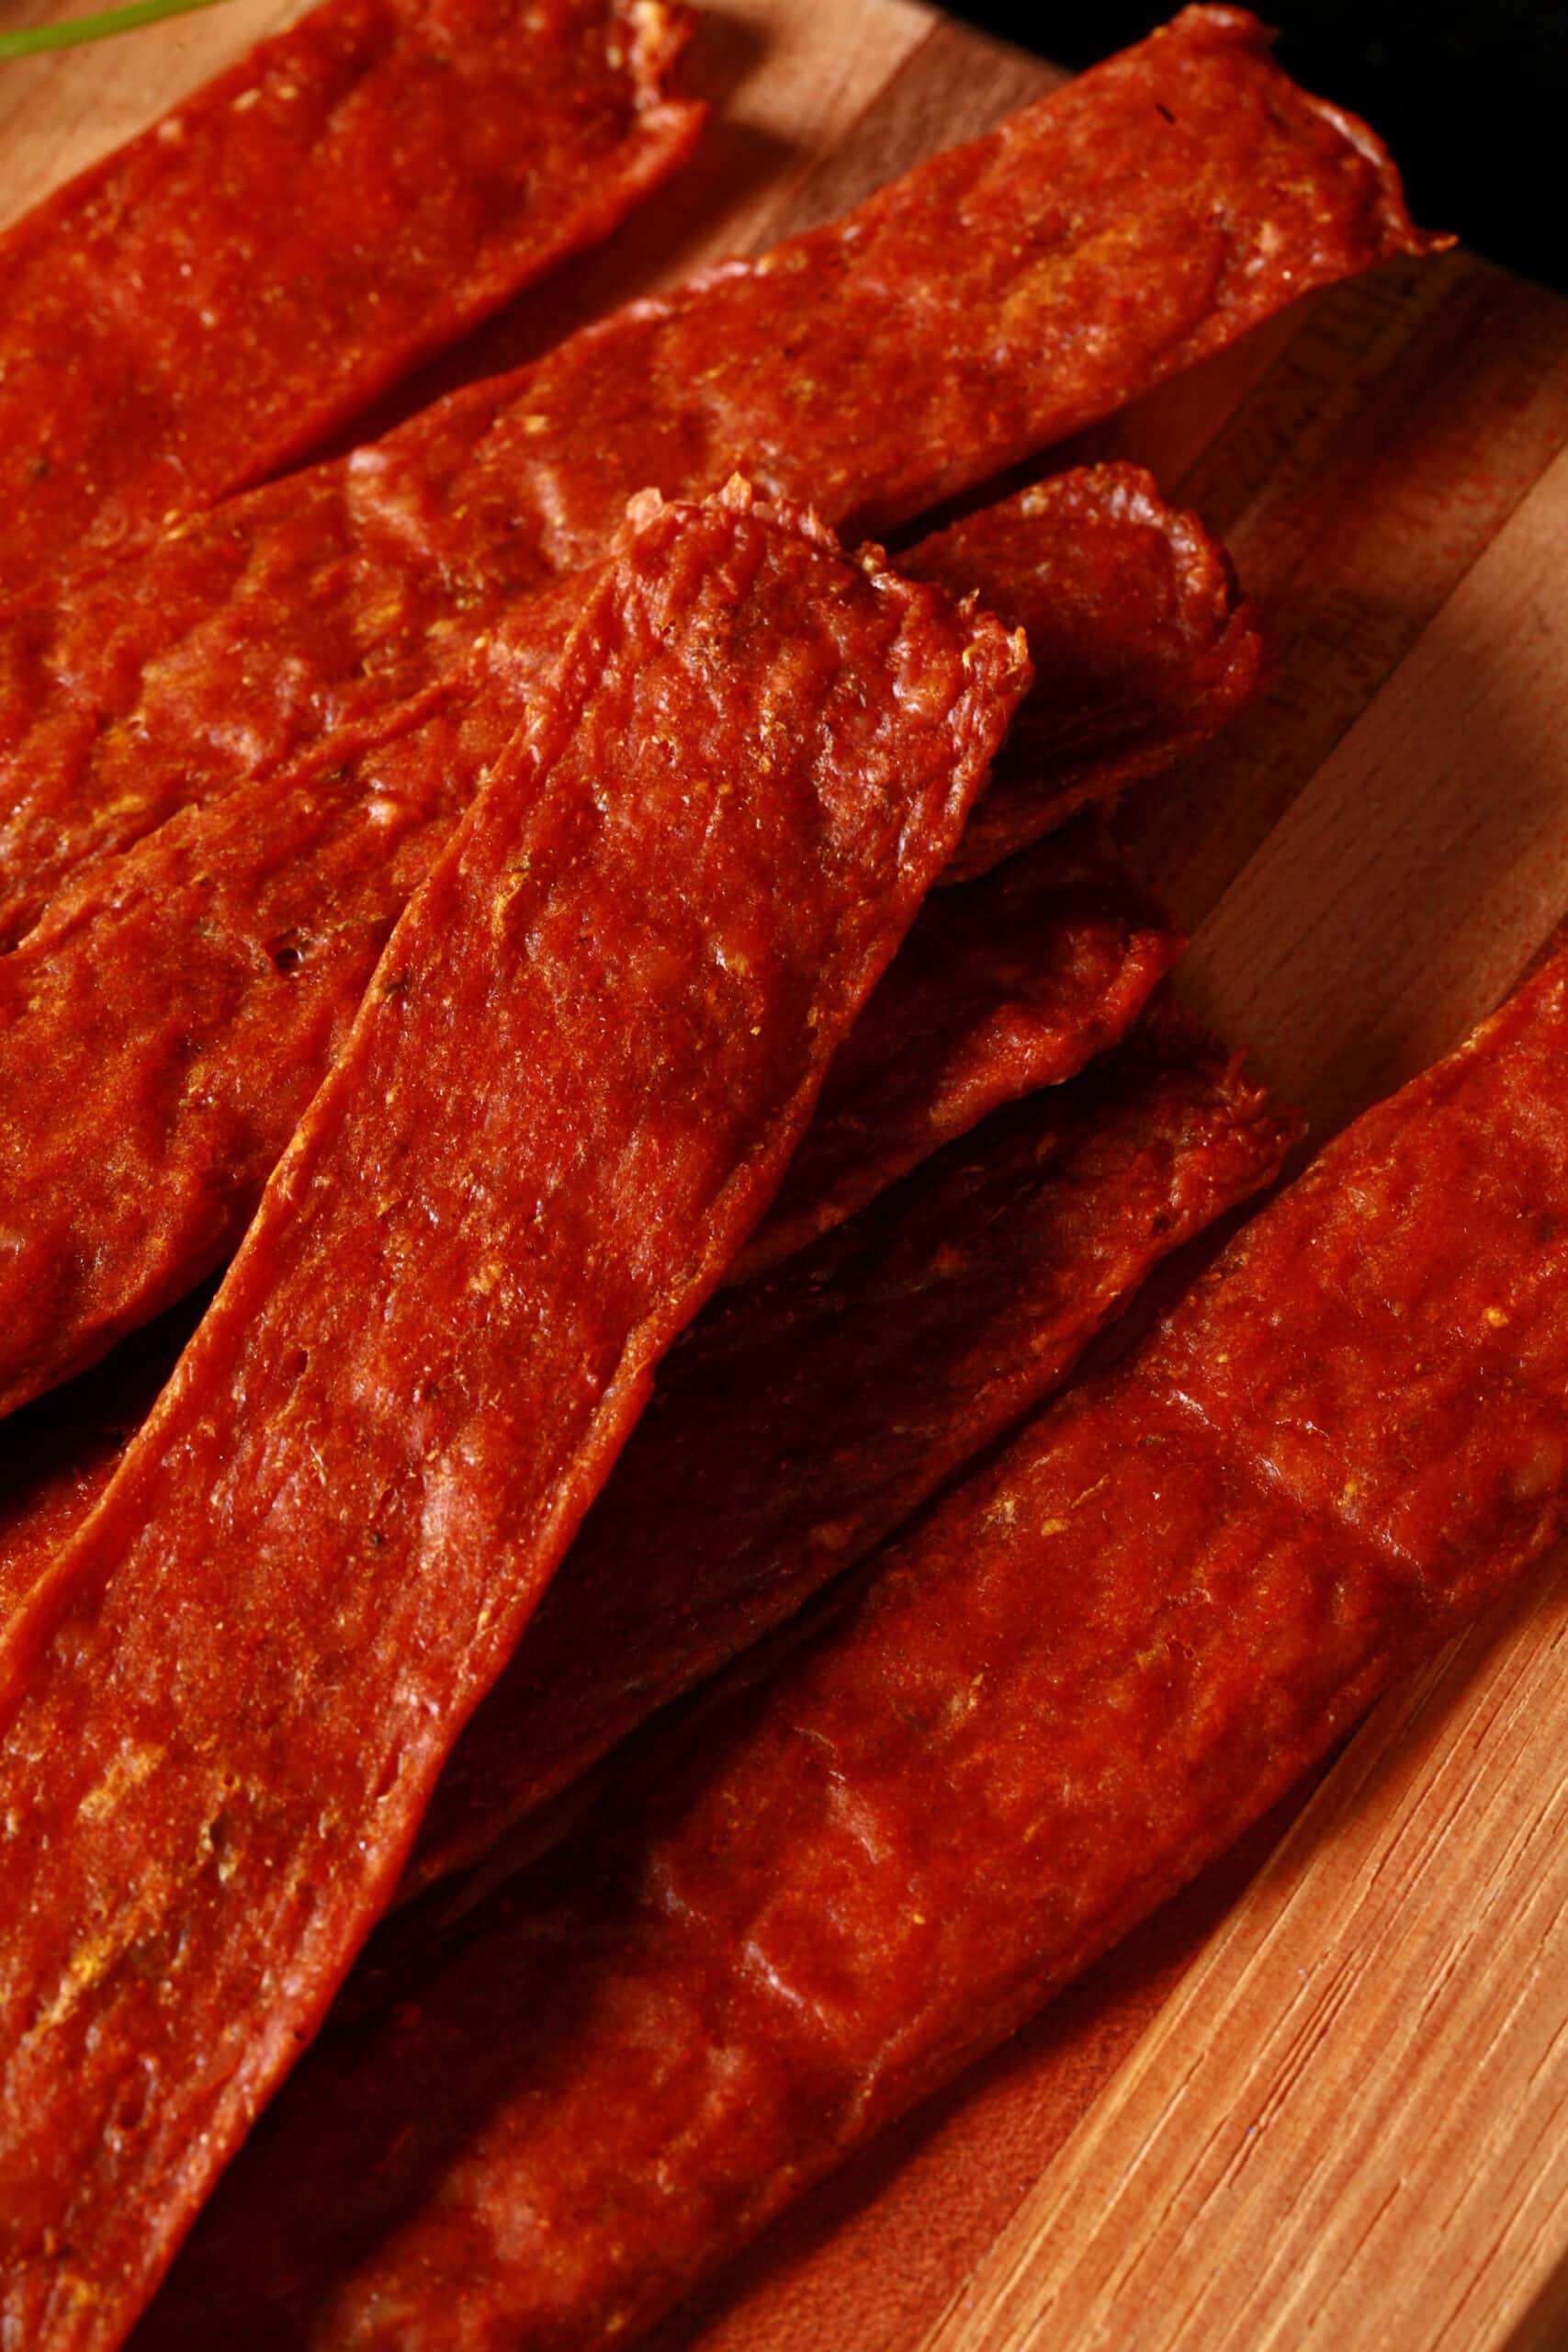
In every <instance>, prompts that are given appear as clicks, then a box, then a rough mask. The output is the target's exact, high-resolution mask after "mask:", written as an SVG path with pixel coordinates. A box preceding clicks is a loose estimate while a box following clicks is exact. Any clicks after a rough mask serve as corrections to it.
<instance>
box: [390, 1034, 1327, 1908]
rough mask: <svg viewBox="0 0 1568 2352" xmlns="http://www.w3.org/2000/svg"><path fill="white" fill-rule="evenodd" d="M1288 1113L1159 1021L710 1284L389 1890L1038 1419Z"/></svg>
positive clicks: (698, 1673) (587, 1757) (458, 1856)
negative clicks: (759, 1262)
mask: <svg viewBox="0 0 1568 2352" xmlns="http://www.w3.org/2000/svg"><path fill="white" fill-rule="evenodd" d="M1297 1132H1298V1130H1297V1126H1296V1123H1295V1122H1294V1121H1292V1119H1291V1118H1290V1117H1289V1116H1288V1115H1287V1114H1284V1113H1282V1112H1281V1111H1280V1109H1279V1108H1278V1107H1277V1106H1276V1105H1275V1104H1273V1103H1270V1102H1269V1099H1268V1097H1267V1096H1266V1095H1265V1094H1264V1093H1263V1092H1262V1091H1260V1090H1259V1089H1258V1087H1256V1086H1253V1085H1251V1084H1249V1083H1248V1081H1247V1080H1246V1079H1245V1078H1244V1077H1243V1076H1242V1074H1241V1072H1240V1071H1239V1069H1237V1068H1236V1067H1235V1063H1234V1062H1233V1061H1232V1060H1230V1059H1229V1058H1228V1057H1227V1056H1226V1055H1225V1054H1224V1051H1223V1049H1222V1048H1220V1047H1218V1046H1214V1045H1213V1044H1212V1043H1210V1042H1209V1041H1208V1040H1206V1039H1204V1038H1202V1037H1201V1035H1198V1034H1197V1033H1196V1032H1194V1031H1192V1030H1190V1028H1188V1027H1187V1025H1186V1024H1185V1023H1179V1022H1178V1021H1177V1020H1176V1019H1174V1018H1173V1017H1172V1016H1170V1015H1169V1014H1168V1013H1161V1014H1160V1015H1159V1016H1157V1017H1156V1016H1155V1015H1153V1014H1151V1015H1150V1016H1149V1018H1148V1020H1147V1021H1146V1022H1145V1024H1144V1025H1143V1026H1142V1027H1141V1028H1140V1029H1139V1030H1136V1031H1134V1034H1133V1035H1132V1036H1131V1037H1130V1038H1129V1039H1128V1040H1127V1042H1126V1043H1125V1044H1124V1045H1123V1046H1121V1047H1120V1048H1119V1049H1118V1051H1117V1052H1115V1053H1114V1054H1110V1055H1106V1056H1103V1057H1101V1058H1100V1060H1099V1061H1097V1062H1096V1063H1095V1065H1094V1067H1093V1068H1092V1069H1088V1070H1086V1071H1085V1072H1084V1073H1083V1075H1082V1076H1081V1077H1080V1078H1077V1079H1076V1080H1074V1081H1073V1082H1072V1084H1070V1085H1068V1086H1063V1087H1057V1088H1054V1089H1052V1090H1051V1091H1049V1092H1047V1093H1044V1094H1042V1095H1039V1096H1037V1097H1036V1098H1035V1099H1034V1100H1032V1101H1031V1102H1028V1103H1019V1104H1018V1105H1016V1106H1015V1107H1014V1108H1012V1109H1010V1110H1009V1111H1006V1112H1003V1113H1001V1114H998V1116H997V1117H996V1118H994V1119H991V1120H989V1121H987V1125H985V1126H984V1127H982V1128H981V1129H980V1130H979V1131H978V1133H976V1135H973V1136H966V1137H965V1138H964V1141H963V1142H961V1143H956V1144H953V1145H951V1146H949V1148H947V1150H945V1151H943V1152H941V1153H939V1154H938V1155H937V1157H936V1158H935V1159H932V1160H931V1161H930V1162H929V1163H928V1164H927V1166H925V1167H924V1168H922V1169H920V1170H919V1171H918V1172H917V1173H916V1174H915V1175H913V1176H911V1177H909V1178H908V1181H907V1182H904V1183H903V1184H901V1185H899V1186H897V1188H896V1189H895V1190H893V1191H892V1192H890V1193H885V1194H884V1195H883V1197H882V1198H881V1200H879V1201H877V1202H875V1203H874V1204H873V1205H872V1206H871V1207H869V1208H867V1209H863V1211H862V1212H861V1214H860V1216H857V1217H854V1218H852V1220H851V1221H850V1223H848V1224H847V1225H843V1226H840V1227H839V1229H838V1231H837V1232H836V1233H832V1234H829V1235H828V1236H827V1237H826V1238H824V1239H822V1240H820V1241H818V1243H816V1244H815V1246H814V1247H813V1248H811V1249H809V1250H802V1251H801V1253H800V1254H799V1256H798V1257H796V1258H795V1259H794V1260H792V1261H791V1262H790V1263H789V1264H788V1265H786V1266H784V1267H781V1268H780V1269H779V1270H778V1272H775V1273H773V1274H770V1275H767V1276H764V1277H761V1278H760V1279H759V1280H757V1281H755V1282H752V1283H747V1284H746V1285H744V1286H743V1287H742V1288H740V1289H738V1290H733V1291H727V1292H725V1293H723V1294H722V1295H720V1296H719V1297H718V1298H716V1299H715V1300H714V1302H713V1303H712V1305H711V1306H708V1307H707V1308H705V1311H704V1313H703V1314H702V1315H701V1316H700V1317H699V1318H698V1319H697V1321H696V1322H695V1323H694V1325H693V1326H692V1329H690V1331H689V1332H687V1333H686V1335H685V1336H684V1338H683V1339H682V1341H681V1344H680V1345H679V1347H677V1348H676V1349H675V1350H674V1351H672V1353H671V1356H670V1357H669V1359H668V1361H667V1362H666V1363H665V1364H664V1366H663V1369H662V1370H661V1372H660V1377H659V1381H658V1383H657V1385H656V1387H655V1390H654V1395H653V1401H652V1403H651V1404H650V1406H649V1409H648V1411H647V1413H646V1414H645V1415H644V1416H643V1419H641V1421H640V1422H639V1423H638V1424H637V1430H636V1431H635V1433H634V1435H633V1437H632V1439H631V1441H630V1442H629V1443H628V1445H627V1447H626V1452H625V1453H623V1454H622V1456H621V1458H620V1460H619V1462H618V1463H617V1464H615V1470H614V1472H613V1474H612V1476H611V1478H610V1481H609V1484H608V1485H607V1486H606V1487H605V1489H604V1493H603V1494H602V1495H601V1496H600V1498H599V1499H598V1501H597V1502H596V1503H595V1504H594V1506H593V1509H592V1510H591V1511H590V1513H589V1515H588V1517H587V1519H586V1521H584V1522H583V1526H582V1529H581V1532H580V1534H579V1536H578V1538H577V1542H576V1543H575V1544H573V1546H572V1549H571V1552H570V1555H568V1558H567V1560H566V1562H565V1564H564V1565H563V1566H562V1569H561V1573H560V1575H559V1577H558V1578H557V1580H556V1582H555V1583H554V1585H552V1587H551V1589H550V1590H549V1591H548V1592H547V1594H546V1596H545V1599H544V1600H543V1601H542V1602H541V1604H540V1607H539V1611H538V1613H537V1615H536V1617H535V1619H534V1621H533V1623H531V1624H530V1625H529V1628H528V1631H527V1633H526V1634H525V1635H524V1638H523V1641H522V1644H521V1645H520V1647H519V1649H518V1651H517V1654H516V1656H515V1657H513V1661H512V1663H511V1665H510V1666H509V1667H508V1668H507V1670H506V1672H505V1673H504V1674H503V1675H502V1679H501V1680H500V1681H499V1682H498V1683H497V1684H496V1687H495V1689H494V1690H493V1691H491V1694H490V1696H489V1697H488V1698H487V1699H486V1700H485V1701H484V1702H482V1704H481V1705H480V1707H479V1711H478V1713H476V1714H475V1716H474V1718H473V1720H472V1722H471V1723H470V1724H468V1729H467V1730H466V1731H465V1733H464V1735H463V1736H462V1738H461V1739H460V1740H459V1741H458V1743H457V1748H456V1749H455V1751H454V1753H453V1756H452V1758H451V1761H450V1763H449V1764H448V1765H447V1767H446V1771H445V1772H444V1773H443V1774H442V1776H441V1780H440V1781H439V1782H438V1783H437V1786H436V1791H435V1795H434V1799H433V1801H432V1804H431V1809H430V1811H429V1813H428V1814H427V1815H425V1819H424V1825H423V1829H422V1830H421V1833H420V1838H419V1843H418V1845H417V1846H416V1848H415V1850H414V1858H413V1861H412V1865H411V1868H410V1871H409V1874H408V1877H407V1879H406V1880H405V1886H406V1887H409V1888H412V1887H413V1886H417V1885H420V1884H423V1883H427V1882H428V1881H430V1880H432V1879H434V1878H435V1877H437V1876H439V1875H441V1874H442V1873H444V1872H445V1871H449V1870H451V1869H453V1868H454V1867H456V1866H457V1865H458V1864H461V1863H463V1862H467V1861H468V1860H474V1859H476V1858H477V1857H478V1856H479V1854H481V1853H483V1852H484V1851H485V1849H487V1848H488V1847H489V1846H490V1845H491V1843H492V1842H493V1840H494V1839H495V1838H496V1837H497V1836H498V1835H499V1834H500V1833H501V1832H502V1830H503V1829H505V1828H507V1827H508V1826H511V1824H512V1823H513V1822H514V1821H516V1820H517V1819H519V1818H520V1817H522V1816H523V1815H526V1814H528V1813H530V1812H533V1811H535V1810H536V1808H537V1807H539V1806H540V1805H542V1804H545V1803H546V1802H547V1800H548V1799H549V1798H551V1797H553V1796H555V1795H556V1794H557V1793H558V1792H559V1791H560V1790H562V1789H563V1788H565V1787H566V1786H568V1785H569V1784H570V1782H571V1781H574V1780H576V1779H577V1778H578V1777H579V1776H580V1775H581V1774H582V1773H583V1772H585V1771H586V1770H588V1769H589V1767H590V1766H592V1764H594V1763H596V1762H597V1761H598V1759H599V1758H601V1757H602V1756H603V1755H604V1754H605V1753H606V1751H607V1750H608V1749H609V1748H610V1747H611V1746H612V1745H613V1744H614V1742H615V1740H617V1739H619V1738H620V1737H622V1736H624V1735H625V1734H626V1732H628V1731H630V1730H631V1729H632V1728H633V1727H634V1725H636V1724H638V1723H640V1722H641V1721H642V1720H643V1719H644V1718H645V1717H646V1716H647V1715H649V1714H650V1713H652V1712H653V1710H654V1708H655V1707H657V1706H660V1705H662V1704H663V1703H664V1702H666V1701H668V1700H670V1699H672V1698H674V1697H675V1696H677V1695H678V1693H680V1692H681V1691H685V1690H688V1689H689V1688H690V1687H691V1686H692V1685H693V1684H694V1682H696V1681H697V1680H699V1679H701V1678H702V1677H703V1676H704V1675H705V1674H708V1673H711V1672H712V1671H713V1669H714V1668H716V1667H717V1666H720V1665H722V1664H723V1663H724V1662H725V1660H726V1659H727V1658H729V1657H733V1656H735V1655H736V1653H737V1652H739V1651H740V1650H742V1649H744V1648H746V1647H748V1646H749V1645H750V1644H752V1643H754V1642H756V1641H758V1640H760V1639H761V1636H762V1635H763V1634H765V1633H767V1632H769V1631H770V1630H771V1629H772V1628H773V1626H774V1625H777V1624H779V1623H782V1622H783V1620H784V1618H785V1617H787V1616H789V1615H792V1614H793V1613H794V1612H795V1611H796V1610H797V1609H799V1608H800V1607H801V1606H802V1605H803V1603H804V1602H805V1601H806V1600H807V1599H809V1597H810V1596H811V1594H813V1593H814V1592H816V1591H817V1590H818V1589H819V1588H820V1587H821V1586H822V1585H824V1584H826V1583H828V1582H829V1580H830V1579H831V1578H832V1577H837V1576H840V1575H841V1574H842V1573H843V1571H844V1570H845V1569H847V1568H849V1567H852V1566H853V1565H854V1564H855V1563H856V1562H857V1561H858V1560H860V1559H862V1558H863V1556H864V1555H865V1554H866V1553H867V1552H869V1551H871V1550H872V1549H873V1548H874V1546H875V1545H876V1544H880V1543H882V1542H883V1541H885V1540H886V1537H887V1536H888V1535H889V1534H891V1533H892V1532H893V1530H894V1529H895V1528H896V1527H897V1526H899V1525H900V1524H901V1523H902V1521H905V1520H906V1519H908V1516H909V1515H910V1513H911V1512H912V1511H914V1510H916V1509H917V1508H918V1507H919V1505H920V1504H921V1503H924V1502H926V1501H927V1500H929V1498H931V1495H933V1494H934V1493H935V1492H936V1491H937V1489H938V1488H939V1487H942V1486H943V1485H944V1484H945V1483H946V1482H947V1480H948V1479H949V1478H951V1477H952V1476H953V1474H954V1473H955V1472H956V1471H957V1470H959V1469H960V1468H962V1466H963V1465H964V1463H966V1462H967V1461H969V1460H970V1459H972V1457H973V1456H974V1455H976V1454H977V1453H980V1452H982V1451H983V1449H984V1448H985V1447H986V1446H987V1445H989V1444H990V1443H991V1442H993V1440H995V1439H996V1438H998V1437H999V1436H1000V1435H1001V1434H1002V1432H1003V1431H1004V1430H1007V1429H1009V1428H1010V1427H1011V1425H1012V1424H1013V1423H1014V1422H1016V1421H1017V1420H1018V1419H1019V1418H1020V1417H1021V1415H1022V1414H1024V1413H1026V1412H1028V1411H1030V1410H1031V1409H1032V1408H1034V1407H1035V1406H1037V1405H1038V1404H1039V1403H1040V1402H1041V1400H1042V1398H1043V1397H1046V1396H1048V1395H1049V1394H1050V1393H1051V1391H1052V1390H1053V1389H1054V1388H1055V1386H1056V1385H1057V1384H1058V1383H1059V1382H1060V1381H1061V1380H1062V1379H1063V1378H1064V1377H1065V1376H1066V1374H1067V1372H1068V1371H1069V1370H1070V1369H1071V1367H1072V1365H1073V1364H1074V1363H1076V1361H1077V1357H1078V1356H1079V1355H1080V1354H1081V1352H1082V1351H1083V1349H1084V1347H1085V1346H1086V1345H1087V1344H1088V1342H1089V1340H1090V1338H1091V1337H1092V1336H1093V1334H1094V1333H1095V1331H1096V1330H1097V1329H1099V1328H1100V1325H1101V1324H1102V1323H1103V1322H1104V1321H1105V1320H1106V1318H1107V1317H1109V1316H1111V1315H1112V1314H1114V1313H1115V1312H1116V1310H1117V1309H1118V1308H1119V1307H1120V1306H1122V1304H1123V1302H1124V1301H1125V1300H1126V1299H1127V1298H1128V1297H1129V1296H1130V1295H1132V1293H1133V1292H1134V1290H1135V1289H1136V1287H1137V1286H1138V1284H1139V1283H1141V1282H1142V1280H1143V1278H1144V1276H1145V1273H1146V1272H1148V1270H1149V1268H1150V1266H1151V1265H1153V1264H1154V1262H1155V1261H1156V1259H1158V1258H1160V1257H1163V1256H1164V1255H1166V1254H1167V1253H1168V1251H1170V1250H1176V1249H1179V1248H1180V1246H1181V1244H1182V1243H1183V1242H1184V1241H1187V1240H1189V1239H1190V1238H1191V1237H1192V1236H1193V1235H1194V1234H1195V1233H1197V1232H1199V1231H1201V1229H1202V1228H1203V1227H1205V1226H1207V1225H1209V1224H1211V1223H1212V1222H1213V1219H1214V1218H1215V1217H1216V1216H1220V1215H1222V1214H1223V1212H1224V1210H1226V1209H1227V1208H1230V1207H1232V1206H1234V1204H1235V1203H1236V1202H1238V1201H1240V1200H1243V1199H1245V1198H1246V1197H1247V1194H1248V1193H1253V1192H1256V1191H1257V1190H1258V1188H1259V1186H1261V1185H1263V1184H1265V1183H1267V1182H1269V1180H1270V1179H1271V1178H1272V1177H1273V1176H1274V1175H1275V1174H1276V1173H1277V1172H1278V1170H1279V1166H1280V1160H1281V1159H1282V1158H1283V1156H1284V1153H1285V1150H1286V1148H1287V1147H1288V1146H1289V1145H1290V1144H1291V1142H1292V1141H1293V1139H1294V1137H1295V1135H1296V1133H1297Z"/></svg>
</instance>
